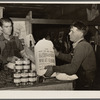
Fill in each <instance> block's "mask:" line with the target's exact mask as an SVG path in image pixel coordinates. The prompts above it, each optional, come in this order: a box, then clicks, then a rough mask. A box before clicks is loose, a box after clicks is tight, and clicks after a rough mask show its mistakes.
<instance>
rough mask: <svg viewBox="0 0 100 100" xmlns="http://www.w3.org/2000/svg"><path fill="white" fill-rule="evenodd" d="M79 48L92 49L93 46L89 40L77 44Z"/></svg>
mask: <svg viewBox="0 0 100 100" xmlns="http://www.w3.org/2000/svg"><path fill="white" fill-rule="evenodd" d="M77 48H83V49H89V48H90V49H92V46H91V44H90V43H89V42H87V41H81V42H79V43H78V44H77Z"/></svg>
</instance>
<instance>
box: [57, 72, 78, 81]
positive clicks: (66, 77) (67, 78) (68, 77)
mask: <svg viewBox="0 0 100 100" xmlns="http://www.w3.org/2000/svg"><path fill="white" fill-rule="evenodd" d="M56 78H57V79H58V80H62V81H72V80H76V79H78V76H77V75H76V74H73V75H68V74H66V73H56Z"/></svg>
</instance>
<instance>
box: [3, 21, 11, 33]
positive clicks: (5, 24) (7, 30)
mask: <svg viewBox="0 0 100 100" xmlns="http://www.w3.org/2000/svg"><path fill="white" fill-rule="evenodd" d="M1 28H2V32H3V34H5V35H11V32H12V24H11V22H3V25H2V27H1Z"/></svg>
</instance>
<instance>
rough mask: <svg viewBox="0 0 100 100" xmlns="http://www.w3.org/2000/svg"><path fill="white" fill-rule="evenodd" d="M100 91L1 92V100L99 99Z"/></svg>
mask: <svg viewBox="0 0 100 100" xmlns="http://www.w3.org/2000/svg"><path fill="white" fill-rule="evenodd" d="M3 2H4V3H28V2H29V3H45V4H47V3H51V4H53V3H57V4H63V3H64V4H65V3H66V4H67V3H76V4H77V3H78V4H81V3H96V4H97V3H100V1H99V0H96V1H94V0H83V1H82V0H28V1H27V0H22V1H21V0H8V1H6V0H0V3H3ZM99 98H100V91H33V90H31V91H11V90H6V91H4V90H2V91H0V99H57V100H58V99H61V100H62V99H68V100H71V99H79V100H80V99H81V100H84V99H85V100H86V99H92V100H93V99H94V100H95V99H99Z"/></svg>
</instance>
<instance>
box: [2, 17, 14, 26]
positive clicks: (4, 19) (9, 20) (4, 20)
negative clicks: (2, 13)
mask: <svg viewBox="0 0 100 100" xmlns="http://www.w3.org/2000/svg"><path fill="white" fill-rule="evenodd" d="M4 22H10V23H11V24H12V26H13V22H12V20H11V19H10V18H1V19H0V26H1V27H2V26H3V23H4Z"/></svg>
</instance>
